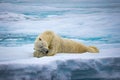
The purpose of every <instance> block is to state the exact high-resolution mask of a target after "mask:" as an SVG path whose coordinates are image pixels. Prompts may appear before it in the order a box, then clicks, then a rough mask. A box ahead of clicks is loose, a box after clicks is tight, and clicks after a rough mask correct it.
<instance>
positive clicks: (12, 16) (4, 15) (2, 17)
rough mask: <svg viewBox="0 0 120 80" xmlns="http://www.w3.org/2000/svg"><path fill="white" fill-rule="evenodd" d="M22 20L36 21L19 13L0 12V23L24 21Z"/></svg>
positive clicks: (35, 18) (34, 18)
mask: <svg viewBox="0 0 120 80" xmlns="http://www.w3.org/2000/svg"><path fill="white" fill-rule="evenodd" d="M24 20H38V18H37V17H32V16H27V15H24V14H19V13H12V12H0V21H7V22H8V21H13V22H14V21H24Z"/></svg>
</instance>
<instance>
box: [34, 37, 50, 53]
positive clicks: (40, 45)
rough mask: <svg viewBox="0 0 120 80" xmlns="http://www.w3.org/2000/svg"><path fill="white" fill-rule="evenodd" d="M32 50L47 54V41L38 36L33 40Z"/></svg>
mask: <svg viewBox="0 0 120 80" xmlns="http://www.w3.org/2000/svg"><path fill="white" fill-rule="evenodd" d="M34 50H36V51H39V52H41V53H43V54H47V53H48V52H49V49H48V44H47V42H46V41H45V40H44V39H42V38H40V37H39V38H38V39H37V40H36V41H35V44H34Z"/></svg>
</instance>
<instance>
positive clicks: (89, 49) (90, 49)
mask: <svg viewBox="0 0 120 80" xmlns="http://www.w3.org/2000/svg"><path fill="white" fill-rule="evenodd" d="M87 52H91V53H99V50H98V49H97V48H96V47H95V46H88V49H87Z"/></svg>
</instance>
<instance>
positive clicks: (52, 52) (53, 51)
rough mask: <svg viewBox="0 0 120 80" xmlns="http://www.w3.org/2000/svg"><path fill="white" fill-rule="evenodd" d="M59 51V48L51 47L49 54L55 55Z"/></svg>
mask: <svg viewBox="0 0 120 80" xmlns="http://www.w3.org/2000/svg"><path fill="white" fill-rule="evenodd" d="M56 53H57V50H56V49H50V50H49V52H48V54H47V56H53V55H55V54H56Z"/></svg>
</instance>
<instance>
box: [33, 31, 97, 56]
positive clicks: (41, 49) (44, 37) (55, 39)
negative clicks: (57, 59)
mask: <svg viewBox="0 0 120 80" xmlns="http://www.w3.org/2000/svg"><path fill="white" fill-rule="evenodd" d="M34 50H35V51H34V57H41V56H53V55H55V54H57V53H84V52H91V53H98V52H99V50H98V49H97V48H96V47H94V46H85V45H83V44H82V43H79V42H75V41H73V40H69V39H65V38H61V37H60V36H58V35H57V34H55V33H54V32H52V31H45V32H43V33H42V34H41V35H39V36H38V37H37V38H36V40H35V43H34Z"/></svg>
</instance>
